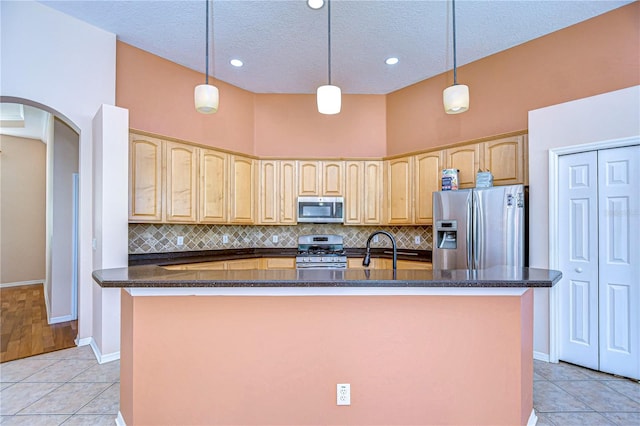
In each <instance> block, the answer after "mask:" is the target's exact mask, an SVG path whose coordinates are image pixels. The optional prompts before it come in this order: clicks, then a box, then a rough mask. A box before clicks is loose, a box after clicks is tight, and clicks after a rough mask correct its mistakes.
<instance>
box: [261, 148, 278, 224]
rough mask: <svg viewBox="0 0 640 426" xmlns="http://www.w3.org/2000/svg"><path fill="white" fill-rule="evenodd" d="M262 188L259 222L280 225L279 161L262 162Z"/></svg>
mask: <svg viewBox="0 0 640 426" xmlns="http://www.w3.org/2000/svg"><path fill="white" fill-rule="evenodd" d="M259 164H260V172H259V174H260V186H259V190H258V192H259V193H258V222H259V223H265V224H275V223H278V219H279V214H278V213H279V210H280V208H279V206H280V200H279V198H280V197H279V194H278V192H279V189H280V188H279V187H280V185H279V182H278V180H279V178H278V175H279V173H278V172H279V170H278V169H279V167H278V166H279V164H278V161H277V160H260V162H259Z"/></svg>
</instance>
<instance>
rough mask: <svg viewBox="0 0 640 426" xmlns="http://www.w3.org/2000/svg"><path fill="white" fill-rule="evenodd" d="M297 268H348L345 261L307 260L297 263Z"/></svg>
mask: <svg viewBox="0 0 640 426" xmlns="http://www.w3.org/2000/svg"><path fill="white" fill-rule="evenodd" d="M296 269H347V265H345V264H344V263H329V262H306V263H296Z"/></svg>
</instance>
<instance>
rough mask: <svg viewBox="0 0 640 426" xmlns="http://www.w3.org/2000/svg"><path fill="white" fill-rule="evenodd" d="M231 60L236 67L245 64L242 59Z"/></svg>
mask: <svg viewBox="0 0 640 426" xmlns="http://www.w3.org/2000/svg"><path fill="white" fill-rule="evenodd" d="M229 62H231V65H233V66H234V67H238V68H239V67H241V66H243V65H244V63H243V62H242V61H241V60H240V59H232V60H231V61H229Z"/></svg>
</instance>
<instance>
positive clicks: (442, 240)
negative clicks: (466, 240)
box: [436, 220, 458, 250]
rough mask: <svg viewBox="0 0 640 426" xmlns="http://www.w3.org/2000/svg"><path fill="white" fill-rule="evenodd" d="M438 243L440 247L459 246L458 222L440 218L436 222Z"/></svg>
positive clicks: (452, 247) (451, 247) (452, 248)
mask: <svg viewBox="0 0 640 426" xmlns="http://www.w3.org/2000/svg"><path fill="white" fill-rule="evenodd" d="M436 245H437V247H438V248H440V249H451V250H455V249H457V248H458V222H457V221H456V220H439V221H437V222H436Z"/></svg>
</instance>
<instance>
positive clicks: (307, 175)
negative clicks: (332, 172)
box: [298, 161, 322, 197]
mask: <svg viewBox="0 0 640 426" xmlns="http://www.w3.org/2000/svg"><path fill="white" fill-rule="evenodd" d="M321 167H322V163H321V162H320V161H298V195H300V196H305V197H306V196H314V195H315V196H319V195H320V180H321V176H322V175H321V174H320V169H321Z"/></svg>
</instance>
